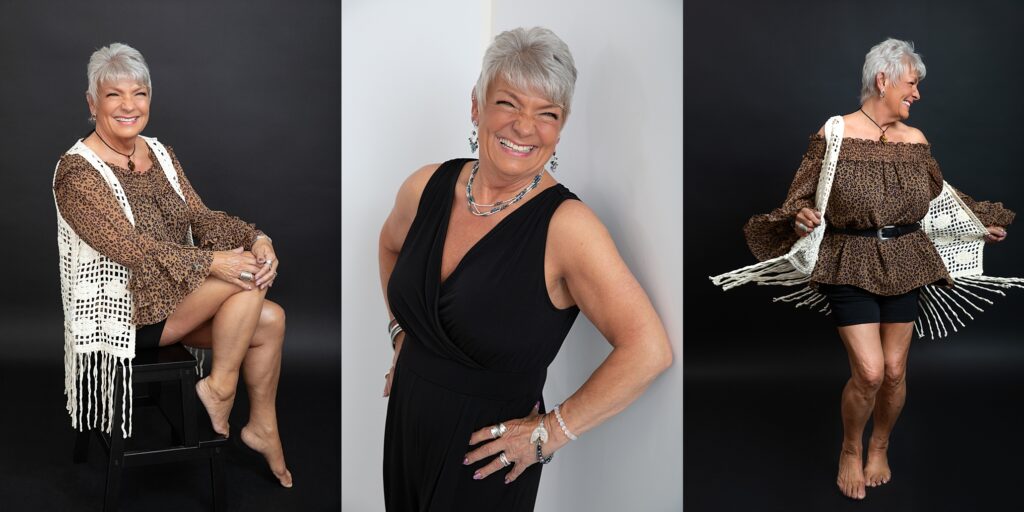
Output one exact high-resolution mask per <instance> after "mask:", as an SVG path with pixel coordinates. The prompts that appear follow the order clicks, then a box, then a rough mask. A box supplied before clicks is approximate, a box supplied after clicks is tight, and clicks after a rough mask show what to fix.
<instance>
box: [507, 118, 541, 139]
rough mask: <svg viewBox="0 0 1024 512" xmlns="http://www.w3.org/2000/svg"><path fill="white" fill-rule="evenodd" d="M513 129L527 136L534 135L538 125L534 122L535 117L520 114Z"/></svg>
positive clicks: (518, 133)
mask: <svg viewBox="0 0 1024 512" xmlns="http://www.w3.org/2000/svg"><path fill="white" fill-rule="evenodd" d="M512 129H513V130H514V131H515V132H516V134H517V135H520V136H523V137H526V136H528V135H533V132H534V131H535V129H536V126H535V125H534V124H533V119H532V118H531V117H530V116H528V115H519V116H518V117H517V118H516V120H515V122H513V123H512Z"/></svg>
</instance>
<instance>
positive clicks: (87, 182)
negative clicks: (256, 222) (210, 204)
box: [53, 146, 259, 326]
mask: <svg viewBox="0 0 1024 512" xmlns="http://www.w3.org/2000/svg"><path fill="white" fill-rule="evenodd" d="M147 149H148V148H147ZM167 152H168V153H169V154H170V156H171V160H172V163H173V164H174V169H175V171H177V173H178V180H179V181H180V183H181V191H182V193H183V194H184V196H185V202H182V200H181V197H180V196H178V194H177V193H176V192H175V191H174V189H173V188H171V184H170V183H169V182H168V181H167V178H166V176H164V172H163V169H162V168H161V167H160V162H159V161H158V160H157V158H156V156H155V155H153V153H152V152H150V153H149V158H150V160H151V161H152V162H153V167H152V168H151V169H149V170H148V171H146V172H144V173H141V174H140V173H135V172H131V171H129V170H128V169H125V168H123V167H120V166H117V165H115V164H112V163H110V162H107V165H108V166H109V167H110V169H111V170H112V171H113V172H114V175H115V176H117V179H118V180H119V181H120V182H121V187H122V188H124V192H125V194H126V195H127V196H128V203H129V204H130V205H131V208H132V214H133V216H134V217H135V227H132V225H131V223H130V222H128V219H127V217H125V215H124V210H123V209H122V208H121V205H120V204H118V202H117V199H116V198H114V194H113V193H112V192H111V191H110V187H109V186H108V185H107V182H106V181H104V180H103V177H102V176H100V174H99V172H97V171H96V169H94V168H93V166H92V165H91V164H89V162H87V161H86V160H85V158H83V157H81V156H80V155H64V156H63V157H62V158H61V160H60V163H59V164H58V166H57V175H56V178H55V179H54V185H53V190H54V193H55V195H56V197H57V206H58V208H59V209H60V214H61V215H62V216H63V217H64V220H66V221H67V222H68V224H69V225H70V226H71V228H72V229H74V230H75V233H77V234H78V236H80V237H81V238H82V240H84V241H85V242H86V243H88V244H89V245H90V246H91V247H92V248H94V249H96V250H97V251H99V252H100V253H102V254H103V255H104V256H107V257H108V258H110V259H112V260H114V261H115V262H117V263H119V264H121V265H124V266H125V267H128V268H129V269H130V270H131V280H130V281H129V283H128V288H129V290H131V292H132V300H133V302H134V305H135V310H134V311H133V314H132V320H133V321H134V322H135V324H136V325H139V326H141V325H149V324H154V323H157V322H159V321H161V320H164V319H166V318H167V317H168V316H169V315H170V314H171V313H172V312H173V311H174V308H175V307H177V305H178V303H179V302H181V300H182V299H183V298H185V296H186V295H188V294H189V293H191V292H192V291H193V290H195V289H196V288H198V287H199V285H200V284H202V282H203V281H204V280H205V279H206V277H207V276H208V275H209V273H210V264H211V263H212V262H213V251H221V250H229V249H233V248H235V247H239V246H241V247H245V248H246V249H249V248H251V247H252V243H253V242H254V241H255V238H256V235H257V234H259V231H257V230H256V229H255V228H254V227H253V226H252V225H250V224H247V223H245V222H243V221H242V220H240V219H238V218H236V217H232V216H230V215H228V214H226V213H224V212H220V211H213V210H210V209H209V208H207V207H206V205H205V204H203V201H202V199H200V198H199V195H198V194H196V191H195V190H194V189H193V188H192V184H191V183H189V181H188V179H187V178H186V177H185V173H184V171H182V169H181V164H180V163H179V162H178V158H177V156H175V154H174V151H173V150H172V149H171V147H170V146H167ZM190 225H191V227H192V234H193V237H194V238H195V242H196V246H195V247H192V246H190V245H189V243H188V229H189V226H190Z"/></svg>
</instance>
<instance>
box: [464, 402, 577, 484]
mask: <svg viewBox="0 0 1024 512" xmlns="http://www.w3.org/2000/svg"><path fill="white" fill-rule="evenodd" d="M539 407H540V402H537V404H535V405H534V406H533V410H532V411H530V415H529V416H527V417H525V418H520V419H517V420H508V421H504V422H502V423H504V424H505V427H506V428H507V429H508V430H507V431H506V432H505V434H504V435H502V436H501V437H499V438H497V439H494V438H493V437H492V436H491V427H493V426H494V425H488V426H487V427H484V428H482V429H480V430H477V431H476V432H473V435H472V436H470V438H469V444H470V446H472V445H475V444H477V443H482V442H484V441H488V440H490V439H493V440H492V441H489V442H487V443H485V444H484V445H483V446H480V447H479V448H477V449H476V450H473V451H471V452H469V453H468V454H466V458H465V460H463V461H462V463H463V464H464V465H467V466H468V465H470V464H473V463H475V462H477V461H479V460H483V459H486V458H487V457H492V456H494V459H493V460H491V462H489V463H487V465H485V466H484V467H482V468H480V469H478V470H476V472H475V473H473V479H474V480H482V479H484V478H487V477H488V476H489V475H490V474H492V473H494V472H495V471H498V470H499V469H502V468H503V467H504V466H505V464H504V463H502V461H501V458H500V457H498V456H497V455H499V454H501V453H504V454H505V458H506V459H508V461H509V462H510V463H511V464H512V470H511V471H509V472H508V474H507V475H505V483H506V484H508V483H512V482H513V481H515V479H516V478H518V477H519V475H521V474H523V471H526V468H528V467H530V465H532V464H535V463H536V462H537V446H536V445H535V444H534V443H531V442H530V436H531V435H532V434H533V431H534V429H536V428H537V425H538V423H539V421H540V418H541V415H540V414H539V413H538V409H539ZM549 418H550V419H549ZM544 428H545V429H546V430H547V431H548V442H546V443H543V445H542V446H543V450H544V456H545V457H549V456H551V454H553V453H555V451H557V450H558V449H559V448H561V447H562V446H565V443H567V442H568V439H567V438H566V437H565V435H564V434H562V431H561V430H560V429H559V427H558V423H557V422H555V421H554V416H552V415H550V414H548V415H545V416H544ZM556 431H557V432H556Z"/></svg>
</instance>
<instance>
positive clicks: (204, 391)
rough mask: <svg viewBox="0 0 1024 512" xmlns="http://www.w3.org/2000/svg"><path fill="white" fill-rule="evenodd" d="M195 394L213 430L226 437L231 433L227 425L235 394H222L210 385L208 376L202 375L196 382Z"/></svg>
mask: <svg viewBox="0 0 1024 512" xmlns="http://www.w3.org/2000/svg"><path fill="white" fill-rule="evenodd" d="M196 394H197V395H199V401H200V402H202V403H203V407H205V408H206V413H207V414H209V415H210V423H211V424H213V431H214V432H216V433H218V434H220V435H222V436H224V437H228V435H229V434H230V433H231V426H230V425H228V417H229V416H230V415H231V406H232V405H233V404H234V403H235V395H234V393H232V394H231V395H230V396H224V395H223V394H221V393H218V392H217V391H216V390H214V389H213V387H212V386H210V378H209V377H204V378H202V379H199V382H196Z"/></svg>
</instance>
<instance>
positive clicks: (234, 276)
mask: <svg viewBox="0 0 1024 512" xmlns="http://www.w3.org/2000/svg"><path fill="white" fill-rule="evenodd" d="M260 270H261V267H260V265H259V264H258V263H257V261H256V256H254V255H253V253H251V252H248V251H245V250H243V249H242V248H241V247H238V248H235V249H232V250H230V251H214V253H213V263H211V264H210V275H212V276H214V277H216V278H218V279H220V280H222V281H227V282H229V283H234V284H236V285H238V287H239V288H241V289H243V290H252V286H253V285H252V280H249V281H244V280H242V278H241V277H242V272H249V273H250V274H252V275H254V276H255V275H256V274H257V273H258V272H259V271H260Z"/></svg>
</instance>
